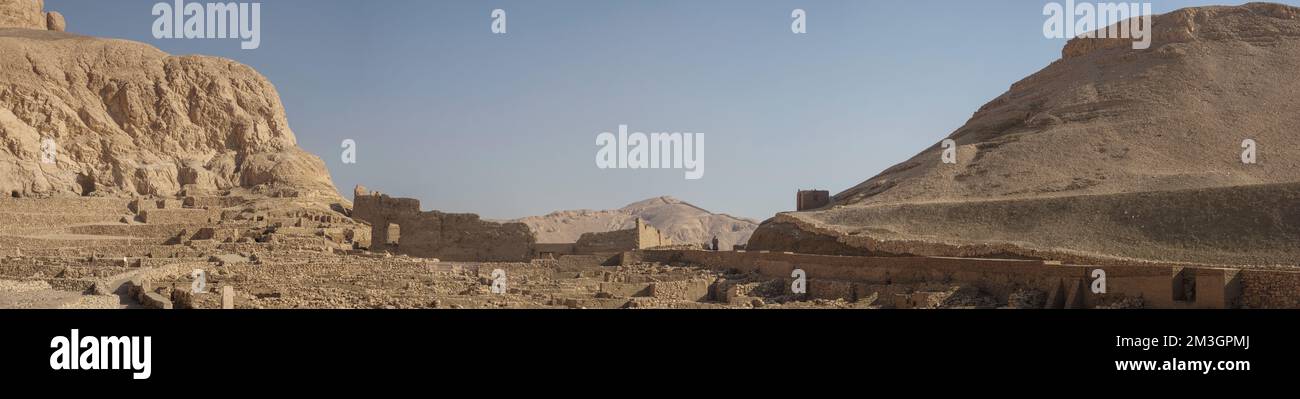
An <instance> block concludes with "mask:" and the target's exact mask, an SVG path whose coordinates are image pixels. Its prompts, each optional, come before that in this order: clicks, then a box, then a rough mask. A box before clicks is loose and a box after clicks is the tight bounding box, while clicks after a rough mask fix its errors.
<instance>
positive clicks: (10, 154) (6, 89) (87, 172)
mask: <svg viewBox="0 0 1300 399" xmlns="http://www.w3.org/2000/svg"><path fill="white" fill-rule="evenodd" d="M42 3H43V2H42V1H41V0H0V195H6V196H9V195H18V196H61V195H103V196H130V195H158V196H172V195H176V194H179V193H182V192H184V193H208V194H212V193H222V192H229V191H232V190H242V191H248V192H252V193H254V194H259V193H260V194H265V195H276V196H321V197H330V198H337V197H338V194H337V191H336V190H335V189H334V185H333V183H332V181H331V180H330V176H329V173H328V171H327V170H326V169H325V165H324V163H323V162H322V161H321V160H320V159H319V158H317V157H315V156H313V155H311V154H309V153H307V152H305V151H303V150H302V149H300V148H298V147H297V143H296V139H295V137H294V134H293V131H291V130H290V129H289V123H288V121H287V119H286V118H285V113H284V107H283V105H282V104H281V103H280V99H279V95H278V94H277V93H276V90H275V87H274V86H272V85H271V83H270V82H269V81H267V79H266V78H265V77H263V76H261V75H260V74H258V73H257V71H254V70H253V69H252V68H250V67H248V66H245V65H242V64H239V63H237V62H234V61H231V60H227V59H221V58H215V57H205V56H172V55H169V54H167V53H164V52H162V51H160V50H158V49H157V48H154V47H152V46H149V45H147V44H143V43H137V42H132V41H126V40H114V39H102V38H94V37H86V36H79V35H75V34H69V33H64V32H61V30H62V28H63V27H64V26H65V22H64V21H63V17H62V16H59V15H57V14H56V13H49V14H46V13H43V12H42V11H41V7H42ZM74 28H75V27H74ZM51 144H52V145H51ZM51 149H52V152H51V151H48V150H51ZM51 153H52V155H53V157H50V156H49V155H50V154H51Z"/></svg>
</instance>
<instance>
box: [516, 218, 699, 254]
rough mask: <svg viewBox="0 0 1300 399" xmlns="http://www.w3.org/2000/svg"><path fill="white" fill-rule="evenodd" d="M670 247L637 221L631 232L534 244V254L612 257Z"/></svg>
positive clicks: (656, 232)
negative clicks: (636, 251) (570, 241)
mask: <svg viewBox="0 0 1300 399" xmlns="http://www.w3.org/2000/svg"><path fill="white" fill-rule="evenodd" d="M670 245H673V242H672V240H671V239H669V238H668V235H667V234H664V233H663V232H661V231H659V229H656V228H655V227H654V226H651V225H650V224H649V223H646V222H645V221H644V220H641V219H639V218H638V219H637V220H636V226H635V227H632V228H630V229H627V230H617V231H607V232H602V233H586V234H583V235H582V236H581V237H578V241H577V242H573V243H562V244H537V245H536V252H537V257H539V258H554V257H560V256H564V255H614V254H619V253H622V252H626V251H633V250H638V249H650V248H659V247H666V246H670Z"/></svg>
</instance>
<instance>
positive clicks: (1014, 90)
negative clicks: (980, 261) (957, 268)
mask: <svg viewBox="0 0 1300 399" xmlns="http://www.w3.org/2000/svg"><path fill="white" fill-rule="evenodd" d="M1298 16H1300V9H1297V8H1294V7H1289V6H1285V5H1279V4H1267V3H1251V4H1246V5H1243V6H1237V7H1199V8H1188V9H1182V10H1177V11H1174V12H1171V13H1168V14H1164V15H1160V16H1157V17H1156V18H1155V19H1154V25H1153V28H1154V42H1153V45H1152V46H1151V47H1150V48H1149V49H1146V50H1134V49H1132V48H1131V42H1132V41H1131V40H1125V39H1074V40H1071V41H1070V42H1069V43H1068V44H1067V45H1066V47H1065V49H1064V50H1063V51H1062V58H1061V59H1060V60H1058V61H1056V62H1054V63H1052V64H1051V65H1049V66H1048V67H1046V68H1044V69H1043V70H1041V71H1039V72H1038V73H1035V74H1033V75H1031V76H1029V77H1027V78H1025V79H1024V80H1022V81H1020V82H1017V83H1016V84H1014V85H1012V86H1011V89H1010V90H1008V91H1007V92H1006V93H1005V94H1003V95H1001V96H999V97H998V98H995V99H993V100H992V101H990V102H989V103H988V104H986V105H984V106H983V107H981V108H980V109H979V110H978V111H977V112H975V114H974V116H973V117H972V118H971V119H970V121H969V122H968V123H967V124H966V125H965V126H963V127H961V128H959V129H957V131H956V132H953V133H952V134H951V135H950V136H949V138H951V139H953V140H955V141H956V143H957V144H958V146H959V147H958V149H957V157H958V162H957V163H956V164H944V163H942V162H941V161H940V153H941V151H942V148H940V146H939V145H938V144H936V145H935V146H932V147H930V148H928V149H925V150H924V151H922V152H921V153H920V154H918V155H916V156H915V157H913V158H912V159H910V160H908V161H906V162H903V163H901V164H899V165H896V166H894V167H891V168H889V169H888V170H885V171H884V172H882V173H880V174H879V175H877V176H875V177H872V178H871V179H868V180H867V181H865V182H863V183H861V184H859V185H857V186H856V187H853V188H850V189H848V190H845V191H844V192H841V193H839V194H838V195H836V196H835V197H834V204H833V206H831V207H828V208H825V209H822V210H817V211H814V212H797V213H783V214H780V215H778V216H777V217H776V218H774V219H772V220H769V221H767V222H765V223H764V224H763V226H762V227H760V228H759V229H758V231H757V232H756V233H755V234H754V239H753V240H752V241H751V243H750V244H751V248H762V249H772V250H796V251H801V252H820V253H899V254H917V255H945V256H1015V257H1045V258H1058V259H1066V260H1076V261H1087V262H1107V261H1116V262H1119V261H1125V260H1144V261H1175V262H1196V263H1226V264H1238V263H1247V264H1258V265H1272V264H1294V263H1295V262H1296V259H1300V252H1297V251H1300V245H1296V243H1297V242H1300V201H1298V199H1300V195H1298V194H1297V193H1298V192H1300V190H1297V186H1296V183H1297V182H1300V146H1297V145H1295V143H1296V142H1297V140H1300V82H1297V80H1296V79H1295V77H1296V74H1297V72H1300V17H1298ZM1246 139H1251V140H1254V141H1255V142H1256V143H1257V144H1258V153H1259V158H1258V162H1257V163H1256V164H1243V162H1242V160H1241V159H1242V151H1243V147H1242V145H1243V140H1246Z"/></svg>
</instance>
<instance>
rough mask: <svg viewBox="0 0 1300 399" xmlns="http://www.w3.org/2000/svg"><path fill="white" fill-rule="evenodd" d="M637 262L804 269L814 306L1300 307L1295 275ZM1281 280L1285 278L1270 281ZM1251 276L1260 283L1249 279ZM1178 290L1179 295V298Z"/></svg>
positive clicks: (865, 262)
mask: <svg viewBox="0 0 1300 399" xmlns="http://www.w3.org/2000/svg"><path fill="white" fill-rule="evenodd" d="M639 256H640V257H641V259H643V260H645V261H649V262H662V263H686V264H690V265H695V266H702V267H708V268H711V269H715V270H737V271H741V272H756V273H759V274H761V275H763V276H767V277H773V278H783V279H789V278H790V277H791V273H792V272H793V271H794V270H795V269H802V270H803V271H804V272H805V273H806V277H807V278H808V290H809V292H808V294H809V295H810V296H811V297H814V298H852V297H858V298H862V297H867V296H869V295H870V294H871V292H867V291H868V290H871V289H875V288H877V287H876V286H877V285H889V284H922V283H935V282H940V283H959V284H965V285H970V286H973V287H975V288H977V289H979V290H981V291H983V292H985V293H987V294H989V295H990V296H993V297H994V298H998V299H999V300H1002V301H1007V300H1008V299H1009V297H1010V296H1012V295H1013V294H1014V293H1016V292H1018V291H1023V290H1036V291H1039V292H1042V293H1044V294H1045V295H1046V296H1047V304H1046V307H1049V308H1092V307H1098V306H1104V305H1107V304H1112V303H1116V302H1120V301H1124V300H1128V299H1136V300H1140V303H1142V304H1143V305H1144V306H1146V307H1149V308H1208V309H1221V308H1231V307H1237V306H1238V305H1243V304H1244V305H1246V306H1250V307H1297V306H1300V294H1295V292H1297V287H1300V273H1297V272H1268V273H1270V274H1268V275H1259V274H1261V273H1262V272H1255V271H1249V270H1246V271H1241V270H1234V269H1217V268H1185V267H1178V266H1173V265H1169V266H1166V265H1150V266H1105V267H1102V266H1085V265H1059V264H1051V263H1045V262H1043V261H1038V260H1001V259H961V258H929V257H867V256H829V255H806V254H794V253H780V252H754V251H748V252H716V251H687V250H646V251H640V255H639ZM1099 269H1100V270H1103V271H1104V273H1105V276H1106V281H1107V284H1106V292H1105V293H1093V292H1092V290H1091V286H1090V284H1091V282H1092V281H1094V278H1093V277H1092V276H1093V273H1094V272H1095V271H1096V270H1099ZM1278 273H1281V274H1284V275H1285V277H1278V276H1277V275H1274V274H1278ZM1252 274H1257V275H1258V276H1257V277H1250V276H1251V275H1252ZM1243 276H1247V277H1244V278H1243ZM1278 281H1284V282H1282V283H1277V282H1278ZM1176 282H1177V283H1176ZM1266 282H1267V283H1266ZM1175 287H1178V288H1180V289H1179V290H1178V293H1176V292H1175ZM1288 287H1289V288H1288ZM1188 288H1190V289H1188ZM1183 289H1187V291H1184V290H1183ZM1287 289H1290V291H1286V290H1287ZM1188 293H1190V295H1188Z"/></svg>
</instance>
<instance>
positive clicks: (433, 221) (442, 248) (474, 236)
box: [352, 186, 537, 262]
mask: <svg viewBox="0 0 1300 399" xmlns="http://www.w3.org/2000/svg"><path fill="white" fill-rule="evenodd" d="M353 196H354V198H353V205H352V206H353V208H352V217H353V218H354V219H356V220H358V221H363V222H366V223H369V224H370V226H371V233H370V238H371V243H370V249H371V250H373V251H389V252H393V253H399V254H405V255H411V256H416V257H421V258H437V259H440V260H450V261H479V262H509V261H527V260H529V259H532V257H533V244H534V243H536V242H537V238H536V236H534V235H533V232H532V230H530V229H529V228H528V226H527V225H524V224H523V223H496V222H489V221H485V220H481V219H479V216H478V215H475V214H467V213H466V214H457V213H443V212H439V211H429V212H423V211H421V210H420V200H417V199H412V198H393V197H389V196H388V195H385V194H382V193H378V192H376V193H371V192H369V191H367V190H366V188H365V187H362V186H357V188H356V190H354V193H353ZM393 235H397V237H393Z"/></svg>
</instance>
